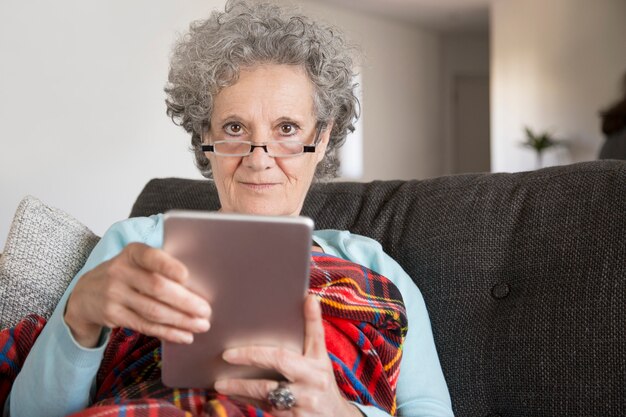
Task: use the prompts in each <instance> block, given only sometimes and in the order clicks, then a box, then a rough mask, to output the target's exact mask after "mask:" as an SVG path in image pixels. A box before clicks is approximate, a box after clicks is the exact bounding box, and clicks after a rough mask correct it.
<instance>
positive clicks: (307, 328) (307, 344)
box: [304, 294, 328, 358]
mask: <svg viewBox="0 0 626 417" xmlns="http://www.w3.org/2000/svg"><path fill="white" fill-rule="evenodd" d="M304 356H312V357H314V358H322V357H323V358H326V357H328V353H327V351H326V340H325V338H324V323H323V321H322V308H321V307H320V303H319V301H317V297H316V296H315V295H312V294H309V295H307V297H306V299H305V300H304Z"/></svg>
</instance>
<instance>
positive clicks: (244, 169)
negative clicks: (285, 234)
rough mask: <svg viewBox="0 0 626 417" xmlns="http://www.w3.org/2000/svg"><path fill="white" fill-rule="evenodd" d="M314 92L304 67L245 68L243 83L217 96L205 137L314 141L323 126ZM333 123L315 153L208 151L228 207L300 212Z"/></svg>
mask: <svg viewBox="0 0 626 417" xmlns="http://www.w3.org/2000/svg"><path fill="white" fill-rule="evenodd" d="M313 92H314V87H313V84H312V83H311V82H310V81H309V79H308V77H307V75H306V73H305V71H304V69H303V68H301V67H299V66H291V65H274V64H267V65H261V66H256V67H253V68H249V69H247V70H241V73H240V74H239V79H238V80H237V82H236V83H235V84H233V85H232V86H230V87H226V88H224V89H223V90H222V91H220V92H219V94H217V96H216V97H215V100H214V108H213V114H212V115H211V129H210V131H209V132H208V134H206V135H205V138H204V142H205V143H212V142H215V141H218V140H246V141H251V142H253V143H254V144H263V143H266V142H268V141H270V140H285V139H288V140H298V141H301V142H303V143H304V144H307V145H308V144H312V143H313V140H314V137H315V131H316V127H317V126H316V124H317V119H316V117H315V113H314V109H313ZM330 128H331V126H328V127H327V128H326V129H325V130H323V131H322V132H321V135H320V141H319V144H318V146H317V147H316V150H315V152H314V153H303V154H301V155H299V156H294V157H289V158H274V157H271V156H269V155H268V154H267V153H266V152H265V151H264V150H263V149H262V148H254V151H253V152H252V153H251V154H250V155H248V156H245V157H234V156H222V155H215V154H214V153H211V152H209V153H207V156H208V158H209V160H210V162H211V167H212V170H213V177H214V179H215V185H216V187H217V191H218V194H219V198H220V203H221V205H222V211H224V212H230V213H247V214H268V215H292V216H295V215H298V214H299V213H300V210H301V208H302V204H303V202H304V198H305V196H306V193H307V191H308V189H309V186H310V185H311V181H312V180H313V174H314V173H315V167H316V165H317V164H318V163H319V162H320V161H321V160H322V158H323V157H324V152H325V151H326V145H327V143H328V137H329V133H330V130H331V129H330Z"/></svg>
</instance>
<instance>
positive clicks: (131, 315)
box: [107, 308, 193, 344]
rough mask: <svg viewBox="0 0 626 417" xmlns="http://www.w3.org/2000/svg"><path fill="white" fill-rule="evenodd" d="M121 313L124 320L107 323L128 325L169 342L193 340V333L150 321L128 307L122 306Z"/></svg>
mask: <svg viewBox="0 0 626 417" xmlns="http://www.w3.org/2000/svg"><path fill="white" fill-rule="evenodd" d="M119 314H120V316H121V317H123V320H119V321H118V320H116V323H119V324H116V325H115V326H113V325H108V324H107V326H108V327H126V328H129V329H132V330H135V331H137V332H139V333H141V334H145V335H146V336H153V337H156V338H158V339H160V340H164V341H167V342H173V343H184V344H189V343H192V342H193V333H191V332H186V331H183V330H180V329H176V328H174V327H170V326H167V325H163V324H158V323H154V322H151V321H148V320H146V319H144V318H143V317H141V316H140V315H139V314H137V313H136V312H134V311H133V310H130V309H128V308H121V309H120V310H119Z"/></svg>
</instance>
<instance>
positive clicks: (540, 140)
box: [522, 126, 562, 168]
mask: <svg viewBox="0 0 626 417" xmlns="http://www.w3.org/2000/svg"><path fill="white" fill-rule="evenodd" d="M524 133H525V135H526V138H525V140H524V141H523V142H522V145H523V146H526V147H528V148H532V149H534V150H535V152H536V154H537V168H541V167H542V166H543V152H544V151H545V150H546V149H549V148H552V147H554V146H560V145H562V143H561V142H560V141H558V140H556V139H555V138H554V136H553V135H552V133H550V132H547V131H544V132H539V133H535V132H533V131H532V130H531V129H530V128H529V127H528V126H526V127H524Z"/></svg>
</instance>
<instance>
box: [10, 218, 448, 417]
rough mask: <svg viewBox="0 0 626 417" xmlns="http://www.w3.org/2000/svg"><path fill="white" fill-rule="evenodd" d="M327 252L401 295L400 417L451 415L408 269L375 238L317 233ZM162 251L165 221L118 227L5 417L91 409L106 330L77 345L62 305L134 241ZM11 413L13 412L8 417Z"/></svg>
mask: <svg viewBox="0 0 626 417" xmlns="http://www.w3.org/2000/svg"><path fill="white" fill-rule="evenodd" d="M314 240H315V242H317V244H318V245H319V246H321V247H322V249H323V250H324V252H326V253H328V254H330V255H334V256H337V257H340V258H343V259H347V260H350V261H352V262H355V263H358V264H360V265H363V266H366V267H368V268H370V269H372V270H374V271H376V272H378V273H379V274H381V275H383V276H385V277H387V278H389V279H390V280H391V281H392V282H393V283H394V284H395V285H396V286H397V287H398V289H399V290H400V292H401V294H402V297H403V299H404V303H405V306H406V310H407V315H408V321H409V330H408V333H407V336H406V340H405V343H404V352H403V357H402V361H401V364H400V376H399V379H398V386H397V404H398V415H401V416H415V417H427V416H428V417H449V416H452V415H453V413H452V406H451V403H450V396H449V394H448V388H447V386H446V382H445V380H444V377H443V373H442V371H441V366H440V365H439V358H438V356H437V351H436V349H435V344H434V341H433V336H432V330H431V327H430V320H429V318H428V312H427V311H426V306H425V304H424V299H423V298H422V295H421V293H420V292H419V290H418V289H417V287H416V286H415V284H414V283H413V281H412V280H411V278H410V277H409V276H408V275H407V274H406V272H404V270H403V269H402V268H401V267H400V265H398V263H397V262H395V261H394V260H393V259H391V258H390V257H389V256H388V255H387V254H385V253H384V252H383V250H382V247H381V246H380V244H379V243H378V242H376V241H375V240H372V239H369V238H366V237H363V236H358V235H354V234H351V233H349V232H345V231H336V230H321V231H316V232H314ZM132 242H142V243H145V244H147V245H149V246H153V247H157V248H160V247H162V246H163V216H162V215H155V216H151V217H141V218H133V219H128V220H125V221H122V222H119V223H116V224H114V225H113V226H112V227H111V228H110V229H109V230H108V231H107V232H106V233H105V235H104V236H103V237H102V239H101V240H100V242H99V243H98V244H97V245H96V247H95V248H94V250H93V252H92V253H91V255H90V256H89V259H88V260H87V262H86V263H85V265H84V266H83V268H82V269H81V270H80V271H79V272H78V274H77V275H76V277H74V279H73V280H72V282H71V283H70V285H69V286H68V289H67V290H66V291H65V294H64V295H63V297H62V298H61V300H60V301H59V304H58V305H57V307H56V309H55V311H54V313H53V314H52V316H51V317H50V320H48V323H47V324H46V326H45V327H44V329H43V330H42V332H41V334H40V336H39V337H38V338H37V341H36V342H35V344H34V346H33V348H32V350H31V351H30V353H29V355H28V357H27V358H26V361H25V363H24V366H23V368H22V371H21V372H20V373H19V374H18V376H17V378H16V380H15V383H14V384H13V388H12V390H11V395H10V398H9V400H7V404H6V405H5V416H6V415H7V414H10V416H11V417H22V416H24V417H32V416H44V415H45V416H65V415H67V414H70V413H73V412H77V411H80V410H82V409H84V408H86V407H88V406H89V405H90V403H91V398H92V396H93V394H94V391H95V378H96V373H97V372H98V368H99V367H100V362H101V360H102V357H103V354H104V350H105V348H106V345H107V343H108V336H109V334H110V331H109V330H105V331H104V332H103V335H102V337H101V340H100V343H99V345H98V346H97V347H95V348H93V349H87V348H84V347H82V346H80V345H79V344H78V343H77V342H76V341H75V340H74V338H73V336H72V333H71V331H70V329H69V327H68V326H67V324H65V321H64V320H63V315H64V311H65V305H66V303H67V299H68V297H69V294H70V293H71V291H72V289H73V288H74V286H75V285H76V282H77V281H78V279H79V278H80V277H81V276H82V275H83V274H85V273H86V272H87V271H89V270H91V269H93V268H95V267H96V266H97V265H99V264H101V263H102V262H104V261H107V260H109V259H111V258H113V257H114V256H116V255H117V254H118V253H120V251H121V250H122V249H123V248H124V247H125V246H126V245H128V244H129V243H132ZM358 407H359V408H360V409H361V411H363V413H365V414H366V415H367V416H368V417H382V416H389V415H388V414H387V413H385V412H384V411H382V410H380V409H378V408H376V407H371V406H369V407H366V406H361V405H358ZM9 410H10V413H9Z"/></svg>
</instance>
